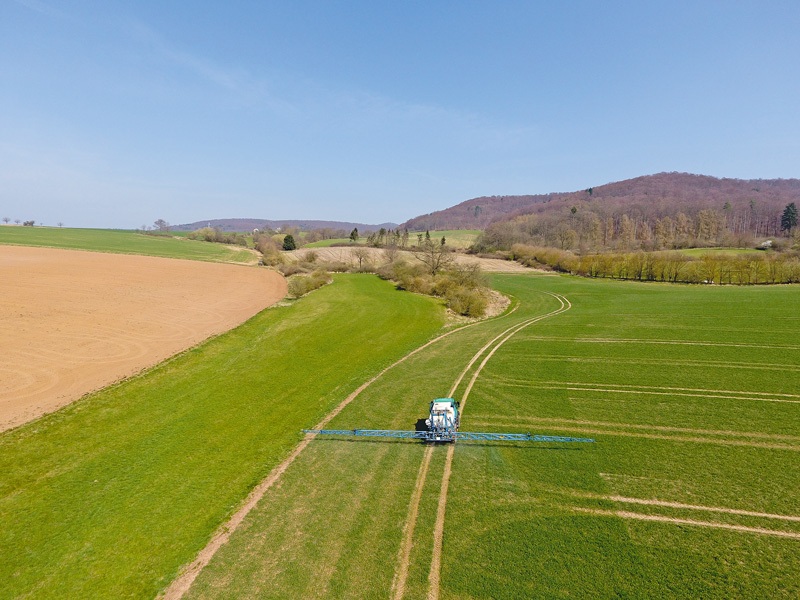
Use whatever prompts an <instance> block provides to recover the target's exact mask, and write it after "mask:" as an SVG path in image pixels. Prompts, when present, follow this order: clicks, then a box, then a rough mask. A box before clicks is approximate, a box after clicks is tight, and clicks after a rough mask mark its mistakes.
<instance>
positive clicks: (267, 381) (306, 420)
mask: <svg viewBox="0 0 800 600" xmlns="http://www.w3.org/2000/svg"><path fill="white" fill-rule="evenodd" d="M442 322H443V310H442V308H441V306H439V305H438V304H437V303H436V302H435V301H433V300H432V299H429V298H423V297H420V296H415V295H412V294H407V293H399V292H397V291H395V290H394V288H393V287H392V286H391V285H390V284H388V283H386V282H382V281H380V280H378V279H377V278H375V277H373V276H359V275H342V276H336V279H335V283H334V284H333V285H331V286H327V287H325V288H322V289H320V290H318V291H316V292H314V293H313V294H312V295H310V296H309V297H307V298H304V299H303V300H301V301H299V302H297V303H295V304H293V305H291V306H289V307H280V308H274V309H269V310H266V311H263V312H262V313H260V314H259V315H257V316H256V317H254V318H253V319H251V320H250V321H248V322H247V323H245V324H243V325H242V326H240V327H238V328H237V329H235V330H233V331H231V332H228V333H226V334H224V335H222V336H219V337H217V338H215V339H213V340H211V341H210V342H208V343H205V344H203V345H201V346H199V347H197V348H194V349H192V350H190V351H187V352H185V353H183V354H181V355H179V356H177V357H176V358H174V359H172V360H169V361H167V362H165V363H162V364H161V365H159V366H158V367H156V368H154V369H153V370H151V371H149V372H147V373H145V374H144V375H142V376H139V377H136V378H134V379H132V380H129V381H126V382H124V383H122V384H120V385H117V386H114V387H111V388H108V389H106V390H103V391H101V392H98V393H97V394H95V395H93V396H90V397H88V398H85V399H83V400H80V401H78V402H76V403H74V404H72V405H70V406H69V407H66V408H65V409H63V410H60V411H58V412H56V413H53V414H51V415H48V416H45V417H43V418H41V419H39V420H37V421H34V422H32V423H29V424H27V425H25V426H22V427H20V428H18V429H15V430H12V431H9V432H6V433H4V434H3V435H2V436H0V472H2V473H3V477H2V479H0V556H2V560H1V561H0V581H2V582H3V584H2V585H1V586H0V597H2V598H15V597H26V598H29V597H37V598H46V597H49V598H120V597H132V598H151V597H153V596H154V595H155V593H156V592H157V591H158V590H159V589H161V588H163V587H164V586H165V585H166V584H167V583H168V582H169V581H170V580H171V579H172V578H173V577H174V576H175V574H176V573H177V570H178V568H179V567H180V565H182V564H184V563H186V562H188V561H189V560H191V559H192V558H193V557H194V555H195V554H196V553H197V552H198V551H199V549H200V548H202V547H203V546H204V545H205V543H206V542H207V540H208V539H209V536H210V535H211V533H212V532H213V531H214V529H215V528H216V527H217V526H218V525H219V524H220V523H221V522H222V521H223V520H224V519H225V518H226V515H229V514H230V513H231V511H232V510H233V508H234V507H235V506H236V505H237V503H238V502H239V501H240V500H241V499H242V498H243V497H244V496H245V495H246V494H247V492H248V491H249V490H250V489H251V488H252V487H253V486H254V485H255V484H256V483H257V482H258V481H260V480H261V479H262V478H263V477H264V476H265V474H266V473H268V472H269V470H270V469H271V468H272V467H273V466H274V465H275V464H277V463H278V462H279V461H280V460H281V459H282V458H283V457H284V456H285V455H286V454H287V452H288V451H289V450H290V449H291V448H292V447H293V446H294V445H295V444H296V443H297V442H298V441H299V439H300V436H299V430H300V429H301V428H302V427H308V426H311V425H313V424H315V423H316V422H317V421H318V420H319V419H320V418H321V417H322V416H323V415H324V414H326V413H327V412H328V411H329V410H330V409H331V408H332V407H333V406H335V405H336V404H337V403H339V402H340V401H341V400H342V399H343V398H345V397H346V396H347V394H348V393H350V392H351V391H352V390H353V389H354V388H355V387H357V386H358V385H359V384H360V383H361V382H363V381H364V380H366V379H368V378H369V377H370V376H371V375H372V374H374V373H375V372H377V371H378V370H379V369H380V368H381V367H382V366H385V365H386V364H388V363H390V362H391V361H393V360H395V359H396V358H398V357H399V356H401V355H402V354H404V353H406V352H408V351H409V350H410V349H412V348H413V347H416V346H418V345H419V344H420V343H421V342H422V341H424V340H425V339H426V338H428V337H429V336H430V335H431V334H432V333H433V332H435V331H436V330H437V329H439V327H440V326H441V324H442Z"/></svg>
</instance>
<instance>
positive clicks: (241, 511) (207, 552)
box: [157, 302, 520, 600]
mask: <svg viewBox="0 0 800 600" xmlns="http://www.w3.org/2000/svg"><path fill="white" fill-rule="evenodd" d="M519 306H520V303H519V302H517V304H515V305H514V306H513V307H512V308H511V309H510V310H509V311H508V312H506V313H505V314H503V315H500V316H499V317H496V318H495V319H489V320H484V321H475V322H474V323H469V324H468V325H463V326H461V327H457V328H455V329H451V330H450V331H448V332H446V333H443V334H442V335H439V336H437V337H435V338H433V339H432V340H429V341H428V342H426V343H425V344H423V345H422V346H419V347H418V348H415V349H414V350H412V351H411V352H409V353H408V354H406V355H405V356H403V357H402V358H400V359H398V360H397V361H395V362H393V363H392V364H390V365H389V366H388V367H386V368H384V369H383V370H382V371H380V372H379V373H378V374H377V375H375V376H374V377H373V378H372V379H369V380H368V381H366V382H364V383H362V384H361V385H360V386H359V387H358V388H356V390H355V391H353V392H352V393H351V394H350V395H349V396H347V398H345V399H344V400H342V401H341V402H340V403H339V404H338V405H337V406H336V407H335V408H334V409H333V410H332V411H331V412H330V413H328V414H327V415H326V416H325V417H324V418H323V419H322V420H321V421H320V422H319V423H317V425H316V426H315V427H314V429H324V428H325V426H326V425H327V424H328V423H329V422H330V421H331V420H332V419H333V418H334V417H336V416H337V415H338V414H339V413H340V412H342V410H344V408H345V407H346V406H347V405H348V404H350V403H351V402H352V401H353V400H355V399H356V398H357V397H358V395H359V394H361V392H363V391H364V390H365V389H367V388H368V387H369V386H370V385H372V384H373V383H374V382H375V381H377V380H378V379H379V378H380V377H382V376H383V375H384V374H385V373H386V372H387V371H389V370H390V369H392V368H394V367H396V366H397V365H399V364H401V363H403V362H405V361H406V360H407V359H409V358H411V357H412V356H414V355H415V354H417V353H418V352H421V351H422V350H424V349H425V348H427V347H428V346H430V345H431V344H435V343H436V342H438V341H440V340H442V339H444V338H446V337H448V336H450V335H452V334H454V333H456V332H458V331H463V330H464V329H467V328H469V327H474V326H475V325H481V324H483V323H487V322H492V321H495V320H497V319H502V318H505V317H508V316H510V315H512V314H513V313H514V312H515V311H516V310H517V308H519ZM315 437H316V434H313V433H312V434H306V436H305V437H304V438H303V440H301V442H300V443H299V444H298V445H297V446H296V447H295V449H294V450H292V452H291V453H290V454H289V455H288V456H287V457H286V458H285V459H283V461H281V462H280V463H279V464H278V465H277V466H276V467H275V468H273V469H272V471H270V473H269V475H267V477H266V478H265V479H263V480H262V481H261V482H260V483H259V484H258V485H257V486H256V487H254V488H253V489H252V491H251V492H250V493H249V494H248V495H247V497H246V498H245V499H244V501H243V502H242V504H241V505H240V506H239V508H238V509H237V510H236V511H235V512H234V513H233V515H231V517H230V518H229V519H228V520H227V521H225V522H224V523H223V524H222V525H220V526H219V527H218V528H217V530H216V531H215V532H214V533H213V534H212V536H211V539H210V540H209V542H208V543H207V544H206V546H205V547H204V548H203V549H202V550H200V552H199V553H198V555H197V556H196V557H195V559H194V560H193V561H192V562H190V563H189V564H188V565H186V566H184V567H183V568H182V569H181V570H180V571H179V573H178V576H177V577H176V578H175V579H173V580H172V582H171V583H170V584H169V586H167V588H166V589H165V590H164V591H163V592H161V593H160V594H159V595H158V596H157V598H158V599H159V600H180V599H181V598H183V596H184V595H186V593H187V592H188V591H189V588H190V587H191V586H192V583H194V580H195V579H197V576H198V575H199V574H200V572H201V571H202V570H203V569H204V568H205V567H206V566H207V565H208V563H209V562H211V559H212V558H213V557H214V555H215V554H216V553H217V551H218V550H219V549H220V548H221V547H222V546H223V545H225V544H226V543H227V542H228V540H229V539H230V537H231V534H233V532H234V531H236V529H237V528H238V527H239V526H240V525H241V524H242V521H244V519H245V517H247V515H248V514H249V513H250V511H252V510H253V509H254V508H255V507H256V505H257V504H258V502H259V501H260V500H261V499H262V498H263V497H264V494H266V493H267V490H269V489H270V488H271V487H272V486H273V485H274V484H275V482H277V481H278V479H280V477H281V475H283V473H284V472H286V470H287V469H288V468H289V466H290V465H291V464H292V463H293V462H294V461H295V459H297V457H298V456H300V453H301V452H303V450H305V448H306V447H307V446H308V444H309V443H311V441H312V440H313V439H314V438H315Z"/></svg>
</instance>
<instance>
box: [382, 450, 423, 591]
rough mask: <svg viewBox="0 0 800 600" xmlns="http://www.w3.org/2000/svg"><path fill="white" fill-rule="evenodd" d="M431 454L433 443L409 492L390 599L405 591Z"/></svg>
mask: <svg viewBox="0 0 800 600" xmlns="http://www.w3.org/2000/svg"><path fill="white" fill-rule="evenodd" d="M432 456H433V444H430V445H429V446H428V447H427V448H425V456H424V458H423V459H422V464H421V465H420V467H419V473H418V474H417V481H416V483H415V484H414V492H413V493H412V494H411V503H410V504H409V506H408V516H407V517H406V524H405V527H404V528H403V543H402V544H401V545H400V550H399V552H398V553H397V563H398V565H399V566H398V568H397V571H396V572H395V575H394V581H393V582H392V600H401V598H402V597H403V594H404V593H405V591H406V579H408V565H409V563H410V562H411V547H412V545H413V544H412V543H411V542H412V540H413V539H414V529H415V528H416V526H417V515H419V503H420V500H421V499H422V489H423V488H424V487H425V478H426V477H427V476H428V467H429V466H430V464H431V457H432Z"/></svg>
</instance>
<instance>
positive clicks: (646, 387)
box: [503, 338, 800, 400]
mask: <svg viewBox="0 0 800 600" xmlns="http://www.w3.org/2000/svg"><path fill="white" fill-rule="evenodd" d="M533 339H536V338H533ZM507 381H509V382H512V383H513V382H516V383H519V384H520V385H525V384H530V385H531V387H534V385H550V386H553V387H552V388H548V389H568V390H569V389H578V388H571V387H564V386H579V388H580V389H581V390H582V391H592V390H593V389H597V391H598V392H607V391H619V392H624V391H626V390H629V389H630V390H633V392H634V393H635V392H637V391H641V390H676V391H682V392H706V393H708V394H712V393H713V394H717V395H719V394H738V395H739V396H744V395H746V394H749V395H751V396H780V397H785V398H800V394H783V393H778V392H756V391H751V390H710V389H708V388H687V387H673V386H666V385H626V384H622V383H590V382H581V381H545V380H526V379H514V378H503V382H507ZM509 385H510V384H509ZM583 388H586V389H585V390H584V389H583ZM601 388H617V389H614V390H607V389H601ZM701 396H702V397H706V396H704V395H701ZM725 397H727V396H725ZM747 399H748V400H749V399H750V398H747Z"/></svg>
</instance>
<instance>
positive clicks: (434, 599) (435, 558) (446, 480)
mask: <svg viewBox="0 0 800 600" xmlns="http://www.w3.org/2000/svg"><path fill="white" fill-rule="evenodd" d="M544 293H545V294H548V295H549V296H552V297H553V298H555V299H556V300H558V301H559V302H560V303H561V307H560V308H558V309H556V310H554V311H552V312H549V313H547V314H545V315H540V316H537V317H533V318H531V319H528V320H526V321H523V322H522V323H520V324H517V325H514V326H513V327H510V328H508V329H506V330H505V331H504V332H503V333H501V334H500V335H498V336H497V337H495V338H494V339H493V340H492V341H491V342H490V343H489V344H487V345H486V346H484V347H483V348H482V349H481V350H480V352H479V353H478V354H477V355H476V356H475V357H473V360H471V361H470V363H469V364H468V365H467V367H466V368H465V369H464V371H463V373H462V375H461V376H460V377H459V379H458V381H457V382H456V384H455V385H454V386H453V389H452V391H451V394H450V395H451V396H452V395H453V393H454V392H455V390H456V388H457V387H458V385H459V384H460V383H461V381H462V379H463V377H464V375H465V374H466V373H467V371H468V370H469V369H470V368H471V366H472V365H473V364H474V363H475V361H476V360H477V357H478V356H480V354H481V353H483V352H484V351H485V350H486V349H487V348H488V347H489V346H490V345H491V344H492V343H494V342H495V341H496V340H497V339H499V338H501V337H502V336H504V335H505V337H503V339H501V340H500V341H499V342H497V344H495V346H494V347H493V348H492V349H491V350H490V351H489V353H488V354H487V355H486V356H485V357H484V359H483V360H482V361H481V364H480V365H479V366H478V368H477V369H476V370H475V373H473V375H472V377H471V379H470V381H469V383H468V384H467V387H466V389H465V390H464V394H463V396H462V397H461V404H460V410H461V411H462V413H463V411H464V407H465V406H466V405H467V400H468V398H469V394H470V392H471V391H472V387H473V386H474V385H475V382H476V381H477V380H478V377H479V376H480V374H481V371H483V368H484V367H485V366H486V364H487V363H488V362H489V360H490V359H491V358H492V356H493V355H494V353H495V352H497V350H498V349H499V348H500V347H501V346H502V345H503V344H505V343H506V342H507V341H508V340H509V339H511V338H512V337H513V336H514V335H516V334H517V333H519V332H520V331H522V330H523V329H525V328H526V327H528V326H529V325H533V324H534V323H536V322H538V321H541V320H542V319H546V318H548V317H552V316H555V315H558V314H561V313H563V312H566V311H568V310H569V309H570V308H572V304H571V303H570V301H569V300H567V298H566V297H565V296H562V295H560V294H553V293H551V292H544ZM506 334H507V335H506ZM454 453H455V444H451V445H450V447H449V448H448V449H447V457H446V458H445V466H444V473H443V475H442V486H441V491H440V492H439V504H438V506H437V509H436V524H435V526H434V530H433V555H432V558H431V569H430V573H429V574H428V600H438V598H439V587H440V580H441V569H442V545H443V542H444V520H445V512H446V507H447V492H448V488H449V485H450V474H451V472H452V466H453V455H454Z"/></svg>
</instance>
